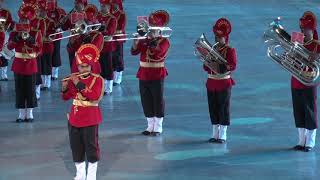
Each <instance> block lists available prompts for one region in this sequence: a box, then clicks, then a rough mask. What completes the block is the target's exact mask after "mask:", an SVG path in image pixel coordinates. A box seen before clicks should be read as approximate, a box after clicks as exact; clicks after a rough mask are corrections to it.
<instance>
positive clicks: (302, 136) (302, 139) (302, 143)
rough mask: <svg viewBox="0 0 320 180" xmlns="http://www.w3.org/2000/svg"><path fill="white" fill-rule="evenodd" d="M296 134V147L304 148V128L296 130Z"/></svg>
mask: <svg viewBox="0 0 320 180" xmlns="http://www.w3.org/2000/svg"><path fill="white" fill-rule="evenodd" d="M298 133H299V141H298V145H299V146H305V144H306V129H305V128H298Z"/></svg>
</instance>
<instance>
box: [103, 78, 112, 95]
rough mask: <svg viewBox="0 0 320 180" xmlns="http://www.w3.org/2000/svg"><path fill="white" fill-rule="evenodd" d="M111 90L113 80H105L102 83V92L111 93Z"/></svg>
mask: <svg viewBox="0 0 320 180" xmlns="http://www.w3.org/2000/svg"><path fill="white" fill-rule="evenodd" d="M112 90H113V80H105V81H104V92H105V93H108V94H110V93H112Z"/></svg>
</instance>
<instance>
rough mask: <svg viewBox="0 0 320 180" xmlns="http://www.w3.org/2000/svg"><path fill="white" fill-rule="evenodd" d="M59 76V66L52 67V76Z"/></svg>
mask: <svg viewBox="0 0 320 180" xmlns="http://www.w3.org/2000/svg"><path fill="white" fill-rule="evenodd" d="M58 76H59V67H53V68H52V77H54V78H58Z"/></svg>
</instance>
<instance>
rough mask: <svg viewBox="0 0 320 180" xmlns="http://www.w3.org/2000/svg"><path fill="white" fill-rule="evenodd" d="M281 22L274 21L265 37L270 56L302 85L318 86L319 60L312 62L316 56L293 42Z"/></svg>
mask: <svg viewBox="0 0 320 180" xmlns="http://www.w3.org/2000/svg"><path fill="white" fill-rule="evenodd" d="M279 20H280V19H279V18H278V19H276V20H275V21H273V22H272V23H271V24H270V25H269V28H268V29H267V30H266V31H265V33H264V36H263V38H264V40H265V43H266V44H267V46H268V51H267V54H268V56H269V57H270V58H271V59H272V60H273V61H274V62H276V63H277V64H279V65H280V66H281V67H283V68H284V69H285V70H287V71H288V72H289V73H290V74H291V75H292V76H294V77H295V78H297V79H298V80H299V81H300V82H301V83H303V84H305V85H309V86H311V85H315V84H318V83H319V80H320V79H319V62H320V61H319V59H316V60H315V61H310V59H311V57H312V55H314V54H313V53H312V52H310V51H309V50H307V49H306V48H305V47H304V46H302V45H300V44H298V43H294V42H291V36H290V35H289V34H288V33H287V32H286V31H285V30H284V28H283V27H282V26H281V24H280V22H279Z"/></svg>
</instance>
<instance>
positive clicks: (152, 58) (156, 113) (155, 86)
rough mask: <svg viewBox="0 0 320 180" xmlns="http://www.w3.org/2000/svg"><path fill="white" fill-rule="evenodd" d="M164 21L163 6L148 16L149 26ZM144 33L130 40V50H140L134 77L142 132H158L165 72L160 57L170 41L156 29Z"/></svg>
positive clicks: (165, 52)
mask: <svg viewBox="0 0 320 180" xmlns="http://www.w3.org/2000/svg"><path fill="white" fill-rule="evenodd" d="M168 23H169V14H168V13H167V12H166V11H164V10H159V11H155V12H153V13H151V14H150V16H149V25H150V26H156V27H163V26H166V25H167V24H168ZM147 37H148V38H147V39H143V40H135V41H134V42H133V45H132V48H131V54H132V55H138V54H140V68H139V70H138V73H137V78H139V88H140V96H141V103H142V107H143V111H144V114H145V116H146V118H147V122H148V127H147V129H146V130H145V131H143V132H142V134H143V135H152V136H158V135H160V134H161V133H162V122H163V117H164V98H163V89H164V79H165V77H166V76H167V75H168V72H167V69H166V67H165V64H164V61H165V60H166V57H167V54H168V50H169V47H170V42H169V40H168V39H167V38H163V37H161V36H160V32H159V30H155V31H151V32H149V33H148V35H147Z"/></svg>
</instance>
